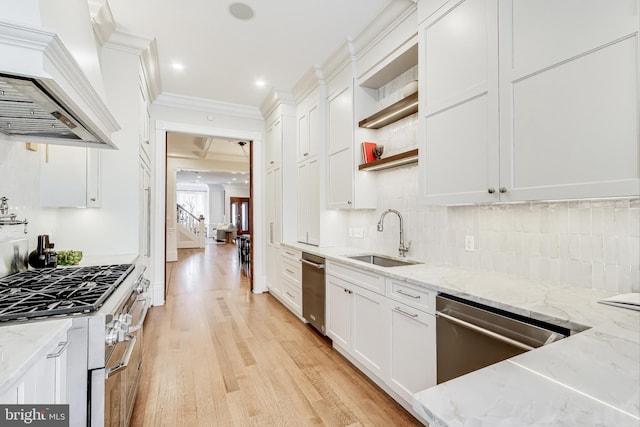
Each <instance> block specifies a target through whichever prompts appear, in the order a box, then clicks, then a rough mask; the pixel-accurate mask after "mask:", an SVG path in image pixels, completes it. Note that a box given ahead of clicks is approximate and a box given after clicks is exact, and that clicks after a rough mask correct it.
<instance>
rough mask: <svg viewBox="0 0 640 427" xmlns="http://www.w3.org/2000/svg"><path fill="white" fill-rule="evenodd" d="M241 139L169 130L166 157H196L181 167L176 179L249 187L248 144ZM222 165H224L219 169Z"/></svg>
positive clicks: (184, 182)
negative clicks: (187, 164)
mask: <svg viewBox="0 0 640 427" xmlns="http://www.w3.org/2000/svg"><path fill="white" fill-rule="evenodd" d="M238 141H239V140H237V139H228V138H219V137H215V138H210V137H204V136H199V135H188V134H183V133H175V132H168V133H167V157H172V158H176V159H182V160H186V161H190V160H195V163H194V162H190V163H189V164H190V166H188V167H185V168H183V169H181V170H178V172H177V174H176V182H177V183H179V184H218V185H233V186H238V187H248V186H249V182H248V181H249V172H248V171H249V168H250V166H249V145H248V144H245V145H244V146H243V145H240V144H238ZM222 164H223V165H224V168H219V169H217V167H220V166H221V165H222ZM222 169H224V170H222Z"/></svg>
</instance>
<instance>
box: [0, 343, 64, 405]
mask: <svg viewBox="0 0 640 427" xmlns="http://www.w3.org/2000/svg"><path fill="white" fill-rule="evenodd" d="M63 339H65V338H64V337H63ZM68 345H69V342H68V341H61V340H60V339H55V340H53V341H52V342H51V343H50V344H49V346H48V348H47V353H46V355H45V356H42V357H39V358H38V359H37V360H35V361H34V362H33V365H31V367H30V368H29V369H28V370H27V371H26V372H25V373H24V374H23V375H22V376H21V377H20V378H18V380H16V381H15V382H14V383H13V384H12V385H11V386H9V388H8V389H6V390H5V391H3V392H2V393H1V394H0V403H2V404H64V403H68V399H67V346H68Z"/></svg>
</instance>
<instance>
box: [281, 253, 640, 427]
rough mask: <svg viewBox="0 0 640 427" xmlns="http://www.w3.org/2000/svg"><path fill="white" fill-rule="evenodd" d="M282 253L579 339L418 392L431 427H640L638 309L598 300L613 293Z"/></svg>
mask: <svg viewBox="0 0 640 427" xmlns="http://www.w3.org/2000/svg"><path fill="white" fill-rule="evenodd" d="M283 246H285V247H290V248H293V249H298V250H302V251H305V252H310V253H313V254H316V255H319V256H323V257H325V258H326V259H328V260H332V261H337V262H341V263H344V264H347V265H351V266H353V267H359V268H361V269H363V270H368V271H373V272H377V273H380V274H384V275H385V276H388V277H391V278H393V279H396V280H398V279H399V280H405V281H407V282H408V283H413V284H415V285H419V286H424V287H427V288H429V289H432V290H436V291H438V292H443V293H448V294H451V295H455V296H459V297H462V298H465V299H468V300H472V301H475V302H479V303H482V304H485V305H489V306H492V307H496V308H500V309H503V310H507V311H510V312H512V313H517V314H521V315H524V316H527V317H530V318H534V319H538V320H543V321H546V322H549V323H552V324H556V325H559V326H563V327H567V328H569V329H572V330H573V331H575V332H578V333H576V334H574V335H572V336H570V337H568V338H565V339H563V340H560V341H557V342H555V343H553V344H551V345H548V346H545V347H541V348H538V349H535V350H533V351H530V352H527V353H524V354H521V355H518V356H515V357H513V358H511V359H508V360H505V361H503V362H499V363H496V364H494V365H491V366H488V367H486V368H484V369H480V370H478V371H475V372H472V373H470V374H467V375H464V376H462V377H459V378H456V379H453V380H450V381H447V382H445V383H442V384H439V385H437V386H435V387H432V388H429V389H427V390H424V391H421V392H419V393H417V394H416V395H415V396H414V402H413V403H414V409H415V410H416V411H417V412H418V413H419V414H421V415H422V416H423V417H424V418H425V419H426V420H427V421H428V422H429V424H430V425H431V426H492V427H493V426H523V425H536V426H543V425H548V426H558V425H563V426H564V425H566V426H584V425H611V426H614V425H615V426H635V427H638V426H640V312H637V311H632V310H628V309H622V308H617V307H611V306H607V305H603V304H599V303H598V301H599V300H601V299H602V298H606V297H609V296H612V295H614V293H612V292H602V291H595V290H591V289H583V288H578V287H575V286H571V285H560V286H559V285H550V284H547V283H544V282H536V281H532V280H527V279H517V278H510V277H508V276H506V275H503V274H499V273H490V272H477V271H468V270H464V269H460V268H454V267H447V266H437V265H431V264H428V263H422V264H417V265H410V266H402V267H391V268H384V267H378V266H375V265H371V264H366V263H362V262H358V261H354V260H351V259H349V258H347V257H346V256H344V255H357V254H364V253H365V252H364V251H363V250H362V249H358V250H354V249H352V248H344V247H327V248H318V247H315V246H311V245H305V244H300V243H293V244H289V243H284V244H283ZM581 331H582V332H581Z"/></svg>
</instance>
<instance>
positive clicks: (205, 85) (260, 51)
mask: <svg viewBox="0 0 640 427" xmlns="http://www.w3.org/2000/svg"><path fill="white" fill-rule="evenodd" d="M234 1H235V0H224V1H222V0H183V1H157V0H135V1H131V0H109V5H110V7H111V11H112V13H113V17H114V19H115V21H116V24H117V25H118V27H119V29H120V30H121V31H123V32H128V33H131V34H135V35H138V36H142V37H146V38H155V39H156V41H157V49H158V60H159V68H160V76H161V81H162V92H163V93H171V94H177V95H183V96H189V97H196V98H204V99H210V100H216V101H223V102H229V103H234V104H242V105H249V106H255V107H257V106H259V105H260V104H261V102H262V101H263V100H264V98H265V96H266V95H267V93H268V92H269V91H270V89H271V88H275V89H276V90H280V91H291V89H292V88H293V86H294V84H295V83H296V82H297V81H298V80H299V79H300V78H301V77H302V76H303V74H304V73H305V72H307V71H308V70H309V69H310V68H311V67H312V66H314V65H320V64H321V63H322V62H324V61H325V60H326V59H328V57H329V56H330V55H331V54H332V53H333V52H334V51H335V50H336V49H337V48H338V47H339V46H340V45H341V44H342V43H343V42H344V41H345V40H347V38H348V37H353V36H356V35H357V34H358V33H359V32H360V31H361V30H362V29H363V28H364V27H365V26H366V25H367V24H368V23H369V22H370V21H371V20H372V19H373V18H374V17H375V16H376V15H377V14H378V13H379V12H380V11H381V10H382V9H383V8H384V7H385V6H387V5H388V4H389V3H390V2H392V1H409V0H348V1H344V0H272V1H264V0H263V1H259V0H243V2H244V3H245V4H247V5H249V6H251V8H253V10H254V14H255V15H254V17H253V18H252V19H250V20H246V21H242V20H239V19H236V18H234V17H233V16H231V14H230V13H229V6H230V4H232V3H233V2H234ZM173 62H180V63H182V64H183V65H184V69H183V70H182V71H178V70H174V69H173V68H172V66H171V64H172V63H173ZM256 79H264V81H265V82H266V86H265V87H262V88H259V87H257V86H256V85H255V81H256Z"/></svg>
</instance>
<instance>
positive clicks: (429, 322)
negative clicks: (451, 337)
mask: <svg viewBox="0 0 640 427" xmlns="http://www.w3.org/2000/svg"><path fill="white" fill-rule="evenodd" d="M387 311H388V313H389V316H390V325H391V334H390V343H389V344H390V345H389V360H390V366H389V375H388V377H387V379H388V384H389V386H390V387H391V388H392V389H393V390H394V391H395V392H396V393H398V394H399V395H400V397H402V398H403V399H404V400H406V401H407V402H408V403H411V401H412V399H413V395H414V394H415V393H417V392H418V391H420V390H424V389H426V388H429V387H431V386H434V385H435V384H436V352H435V349H436V321H435V316H433V315H431V314H427V313H424V312H422V311H420V310H416V309H415V308H412V307H410V306H408V305H406V304H402V303H399V302H396V301H393V300H388V304H387Z"/></svg>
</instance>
